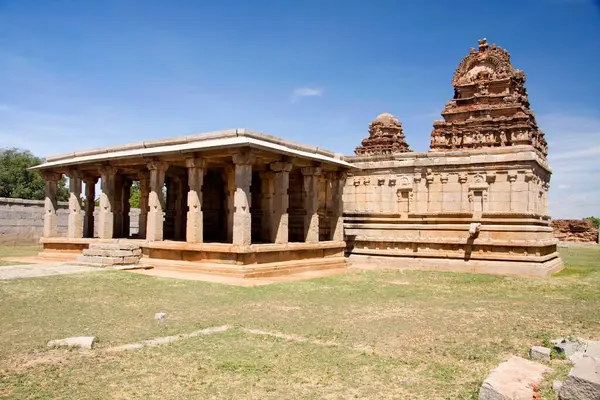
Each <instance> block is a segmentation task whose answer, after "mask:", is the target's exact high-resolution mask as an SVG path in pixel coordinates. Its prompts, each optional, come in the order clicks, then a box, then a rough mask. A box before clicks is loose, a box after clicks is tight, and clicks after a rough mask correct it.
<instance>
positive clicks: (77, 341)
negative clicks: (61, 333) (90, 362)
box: [48, 336, 96, 350]
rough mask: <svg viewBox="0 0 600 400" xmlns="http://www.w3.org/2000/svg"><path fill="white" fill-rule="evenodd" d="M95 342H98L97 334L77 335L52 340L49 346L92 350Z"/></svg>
mask: <svg viewBox="0 0 600 400" xmlns="http://www.w3.org/2000/svg"><path fill="white" fill-rule="evenodd" d="M94 343H96V337H95V336H77V337H70V338H65V339H56V340H51V341H49V342H48V347H78V348H81V349H88V350H91V348H92V347H93V346H94Z"/></svg>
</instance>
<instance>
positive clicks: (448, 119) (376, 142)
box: [34, 39, 563, 277]
mask: <svg viewBox="0 0 600 400" xmlns="http://www.w3.org/2000/svg"><path fill="white" fill-rule="evenodd" d="M524 83H525V75H524V73H523V72H522V71H520V70H517V69H515V68H514V67H513V66H512V64H511V61H510V56H509V54H508V52H507V51H506V50H503V49H501V48H499V47H497V46H495V45H491V46H490V45H488V43H487V41H486V40H485V39H484V40H480V41H479V48H478V50H474V49H472V50H471V52H470V54H469V55H467V56H466V57H465V58H464V59H463V60H462V62H461V63H460V64H459V66H458V68H457V69H456V72H455V73H454V77H453V79H452V85H453V87H454V96H453V99H452V100H450V101H449V102H448V103H447V104H446V107H445V108H444V111H443V112H442V116H443V121H435V122H434V129H433V132H432V133H431V149H430V151H428V152H422V153H418V152H413V151H411V150H410V148H409V146H408V143H407V142H406V138H405V136H404V132H403V129H402V124H401V123H400V121H399V120H398V119H397V118H396V117H394V116H392V115H391V114H388V113H384V114H381V115H379V116H378V117H377V118H375V120H374V121H373V122H372V123H371V124H370V126H369V136H368V137H367V138H365V139H364V140H363V141H362V143H361V145H360V146H358V147H357V148H356V150H355V153H356V155H354V156H347V157H344V156H341V155H339V154H335V153H332V152H329V151H326V150H323V149H320V148H315V147H311V146H306V145H300V144H296V143H291V142H288V141H285V140H281V139H277V138H274V137H272V136H268V135H264V134H259V133H255V132H249V131H245V130H229V131H222V132H217V133H213V134H202V135H192V136H187V137H182V138H175V139H167V140H159V141H151V142H142V143H135V144H131V145H125V146H117V147H112V148H104V149H95V150H91V151H84V152H76V153H73V154H66V155H61V156H56V157H50V158H48V161H47V162H46V163H44V164H42V165H40V166H37V167H35V168H34V169H36V170H39V171H40V172H41V173H42V175H43V176H44V179H45V180H46V214H45V217H44V237H43V238H42V243H43V245H44V251H43V253H42V255H43V256H46V257H62V258H64V257H65V256H69V255H70V256H72V257H73V258H74V257H76V256H77V255H79V254H80V253H81V252H82V251H83V253H84V254H86V252H88V253H87V254H88V255H89V254H93V255H99V256H102V255H104V252H105V250H103V248H102V247H99V248H97V249H96V250H94V251H96V252H95V253H94V252H93V251H92V250H91V249H92V247H93V246H98V244H100V245H101V244H102V243H106V244H108V245H109V247H107V248H109V249H110V248H111V247H110V244H111V243H116V242H118V243H120V244H119V246H124V247H123V248H124V249H130V248H139V249H140V250H139V252H140V253H141V254H142V257H141V261H140V262H141V263H142V264H144V263H145V264H149V265H152V266H154V267H155V268H178V269H179V270H184V271H195V272H209V273H218V274H231V275H236V276H243V277H255V276H266V275H277V274H286V273H292V272H295V271H302V270H307V269H321V268H336V267H339V266H344V265H345V263H346V260H347V257H349V259H350V260H353V261H356V262H359V263H364V262H367V263H369V264H381V265H388V266H394V267H403V268H421V269H435V270H446V271H465V272H484V273H495V274H506V275H519V276H548V275H549V274H551V273H553V272H555V271H558V270H560V269H561V268H562V265H563V264H562V260H561V259H560V257H559V255H558V252H557V250H556V246H557V240H556V239H555V238H554V237H553V234H552V228H550V226H549V217H548V189H549V182H550V175H551V170H550V167H549V165H548V163H547V160H546V156H547V152H548V146H547V143H546V140H545V138H544V134H543V133H542V131H540V130H539V129H538V126H537V124H536V121H535V116H534V114H533V111H532V110H531V108H530V105H529V100H528V98H527V91H526V89H525V86H524ZM62 174H66V175H68V176H69V182H70V192H71V196H70V200H69V204H70V216H69V229H68V235H67V237H57V236H58V235H57V229H56V226H57V221H56V187H57V182H58V180H59V178H60V176H61V175H62ZM98 180H100V181H101V188H102V191H101V195H100V205H99V209H100V210H99V215H98V218H94V209H95V207H96V206H95V204H94V199H95V187H96V182H97V181H98ZM136 180H137V181H139V185H140V191H141V197H140V205H141V211H140V212H141V213H140V232H139V234H136V235H133V234H132V233H131V232H129V230H128V227H129V222H128V218H129V201H128V200H129V196H130V188H131V184H132V182H133V181H136ZM82 183H83V185H82ZM84 188H85V190H84V192H85V201H82V199H81V195H82V191H83V189H84ZM95 224H98V225H99V227H98V228H99V229H98V232H99V234H98V237H93V236H94V235H93V232H94V225H95ZM106 251H108V250H106ZM110 251H112V250H110ZM110 251H109V253H110ZM116 251H121V250H119V249H117V250H116ZM134 251H137V250H134ZM109 255H110V254H109Z"/></svg>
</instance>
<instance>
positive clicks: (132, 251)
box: [77, 243, 142, 265]
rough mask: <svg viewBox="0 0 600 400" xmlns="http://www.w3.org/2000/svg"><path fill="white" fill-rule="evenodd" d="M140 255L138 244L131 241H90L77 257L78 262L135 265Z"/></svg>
mask: <svg viewBox="0 0 600 400" xmlns="http://www.w3.org/2000/svg"><path fill="white" fill-rule="evenodd" d="M141 257H142V250H141V249H140V246H139V245H137V244H132V243H92V244H90V247H89V249H85V250H83V255H81V256H79V257H78V258H77V261H78V262H80V263H86V264H97V265H135V264H138V263H139V261H140V258H141Z"/></svg>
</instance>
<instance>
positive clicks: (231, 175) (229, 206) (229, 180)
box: [222, 165, 235, 243]
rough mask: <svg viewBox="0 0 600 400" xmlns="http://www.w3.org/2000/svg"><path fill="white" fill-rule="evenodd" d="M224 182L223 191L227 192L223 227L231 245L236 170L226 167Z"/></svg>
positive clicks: (229, 166) (223, 176)
mask: <svg viewBox="0 0 600 400" xmlns="http://www.w3.org/2000/svg"><path fill="white" fill-rule="evenodd" d="M222 178H223V182H225V186H224V187H223V190H224V191H225V207H224V210H225V220H224V222H225V226H224V227H223V228H224V230H225V232H226V233H227V241H228V242H229V243H232V242H233V211H234V207H233V200H234V197H235V169H234V168H233V166H231V165H227V166H225V168H224V169H223V175H222Z"/></svg>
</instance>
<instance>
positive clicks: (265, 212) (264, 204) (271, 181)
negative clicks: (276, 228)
mask: <svg viewBox="0 0 600 400" xmlns="http://www.w3.org/2000/svg"><path fill="white" fill-rule="evenodd" d="M260 183H261V188H260V210H261V214H262V218H261V220H260V222H261V226H260V236H261V238H262V240H264V241H268V242H271V243H272V241H273V234H272V233H271V228H272V223H271V220H272V219H273V195H274V193H275V172H273V171H263V172H261V173H260Z"/></svg>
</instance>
